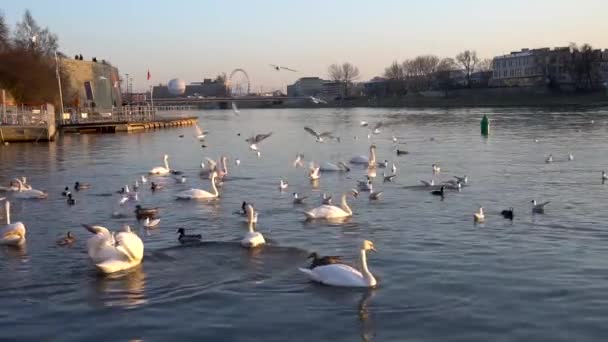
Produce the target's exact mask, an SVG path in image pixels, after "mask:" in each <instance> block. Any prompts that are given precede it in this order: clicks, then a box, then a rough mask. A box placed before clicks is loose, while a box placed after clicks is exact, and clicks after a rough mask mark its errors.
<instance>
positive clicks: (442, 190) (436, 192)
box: [431, 186, 445, 198]
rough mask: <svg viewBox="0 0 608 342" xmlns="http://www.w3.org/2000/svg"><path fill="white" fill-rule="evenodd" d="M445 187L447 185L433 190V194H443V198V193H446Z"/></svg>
mask: <svg viewBox="0 0 608 342" xmlns="http://www.w3.org/2000/svg"><path fill="white" fill-rule="evenodd" d="M444 189H445V187H444V186H441V188H439V190H433V191H431V195H434V196H441V197H442V198H443V195H444Z"/></svg>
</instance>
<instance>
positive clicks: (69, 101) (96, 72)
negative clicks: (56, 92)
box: [60, 58, 122, 111]
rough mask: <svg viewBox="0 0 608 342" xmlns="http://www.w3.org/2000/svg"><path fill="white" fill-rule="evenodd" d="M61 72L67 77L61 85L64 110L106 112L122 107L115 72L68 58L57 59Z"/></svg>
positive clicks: (113, 68) (108, 65)
mask: <svg viewBox="0 0 608 342" xmlns="http://www.w3.org/2000/svg"><path fill="white" fill-rule="evenodd" d="M60 61H61V62H60V63H61V65H60V68H61V70H62V72H64V73H65V74H66V75H68V80H67V82H66V84H63V85H62V86H63V88H64V92H63V103H64V107H65V108H69V107H72V108H78V107H94V108H95V110H97V111H110V110H112V107H113V106H120V105H121V104H122V97H121V92H120V76H119V73H118V69H117V68H115V67H114V66H112V65H110V64H109V63H106V62H105V61H104V62H102V63H96V62H91V61H85V60H76V59H70V58H61V59H60Z"/></svg>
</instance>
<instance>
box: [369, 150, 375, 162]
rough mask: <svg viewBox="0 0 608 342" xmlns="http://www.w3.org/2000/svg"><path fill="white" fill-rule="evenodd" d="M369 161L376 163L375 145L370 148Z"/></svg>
mask: <svg viewBox="0 0 608 342" xmlns="http://www.w3.org/2000/svg"><path fill="white" fill-rule="evenodd" d="M369 162H370V164H371V163H374V164H375V163H376V151H375V149H374V147H373V146H372V147H370V148H369Z"/></svg>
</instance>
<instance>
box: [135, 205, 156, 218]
mask: <svg viewBox="0 0 608 342" xmlns="http://www.w3.org/2000/svg"><path fill="white" fill-rule="evenodd" d="M156 215H158V208H144V207H142V206H141V205H139V204H138V205H136V206H135V217H137V219H138V220H142V219H145V218H146V217H149V218H152V219H154V218H156Z"/></svg>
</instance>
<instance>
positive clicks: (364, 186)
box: [357, 176, 372, 191]
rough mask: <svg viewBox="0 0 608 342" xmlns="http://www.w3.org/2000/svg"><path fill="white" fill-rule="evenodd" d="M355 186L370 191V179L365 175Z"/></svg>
mask: <svg viewBox="0 0 608 342" xmlns="http://www.w3.org/2000/svg"><path fill="white" fill-rule="evenodd" d="M357 187H358V188H359V190H361V191H371V189H372V180H371V178H369V176H365V180H360V181H357Z"/></svg>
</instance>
